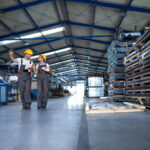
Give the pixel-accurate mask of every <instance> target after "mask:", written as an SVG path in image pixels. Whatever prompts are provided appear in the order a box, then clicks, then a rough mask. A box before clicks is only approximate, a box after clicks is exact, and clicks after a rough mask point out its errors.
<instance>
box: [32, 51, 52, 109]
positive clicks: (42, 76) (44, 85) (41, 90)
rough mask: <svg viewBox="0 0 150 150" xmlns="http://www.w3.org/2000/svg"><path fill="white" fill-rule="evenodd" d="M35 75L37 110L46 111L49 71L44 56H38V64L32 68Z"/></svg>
mask: <svg viewBox="0 0 150 150" xmlns="http://www.w3.org/2000/svg"><path fill="white" fill-rule="evenodd" d="M33 70H34V72H35V74H36V75H37V88H38V97H37V108H38V109H46V106H47V94H48V73H49V72H50V71H51V70H50V67H49V64H48V63H46V56H45V55H44V54H40V55H39V64H37V65H36V66H34V67H33Z"/></svg>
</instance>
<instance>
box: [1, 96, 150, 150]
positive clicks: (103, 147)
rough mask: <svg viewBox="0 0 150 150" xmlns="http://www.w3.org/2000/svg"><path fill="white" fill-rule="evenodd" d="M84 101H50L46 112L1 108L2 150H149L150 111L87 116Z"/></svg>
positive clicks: (20, 108)
mask: <svg viewBox="0 0 150 150" xmlns="http://www.w3.org/2000/svg"><path fill="white" fill-rule="evenodd" d="M83 100H84V99H83V98H80V97H77V96H71V97H65V98H58V99H51V100H49V103H48V108H47V110H43V111H42V110H40V111H38V110H37V109H36V103H35V102H34V103H32V109H31V110H30V111H29V110H22V107H21V105H20V104H19V103H18V104H15V103H14V104H9V105H7V106H2V107H0V150H148V149H149V147H150V142H149V141H150V111H149V110H147V111H146V112H143V113H119V114H89V115H88V116H86V115H85V113H84V111H83V109H84V104H83Z"/></svg>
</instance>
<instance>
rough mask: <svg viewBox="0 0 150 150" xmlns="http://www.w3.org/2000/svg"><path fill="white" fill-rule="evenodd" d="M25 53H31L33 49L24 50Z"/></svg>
mask: <svg viewBox="0 0 150 150" xmlns="http://www.w3.org/2000/svg"><path fill="white" fill-rule="evenodd" d="M24 53H25V54H29V55H33V51H32V50H31V49H27V50H25V52H24Z"/></svg>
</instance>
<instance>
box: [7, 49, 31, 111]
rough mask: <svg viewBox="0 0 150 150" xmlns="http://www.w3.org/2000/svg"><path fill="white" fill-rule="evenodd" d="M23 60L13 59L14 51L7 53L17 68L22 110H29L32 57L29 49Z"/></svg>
mask: <svg viewBox="0 0 150 150" xmlns="http://www.w3.org/2000/svg"><path fill="white" fill-rule="evenodd" d="M24 53H25V56H24V58H17V59H16V58H14V56H13V54H14V51H13V50H12V49H11V50H10V51H9V54H10V58H11V60H12V61H13V62H16V63H18V65H19V68H18V72H19V74H18V75H19V76H18V77H19V79H18V87H19V91H20V93H21V100H22V105H23V109H30V108H31V71H32V65H33V62H32V61H31V57H32V55H33V51H32V50H31V49H27V50H26V51H25V52H24Z"/></svg>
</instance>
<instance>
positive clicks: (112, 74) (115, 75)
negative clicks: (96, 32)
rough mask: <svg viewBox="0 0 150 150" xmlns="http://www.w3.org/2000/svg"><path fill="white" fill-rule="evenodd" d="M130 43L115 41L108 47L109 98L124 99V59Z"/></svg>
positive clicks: (114, 99) (113, 99)
mask: <svg viewBox="0 0 150 150" xmlns="http://www.w3.org/2000/svg"><path fill="white" fill-rule="evenodd" d="M129 45H130V44H129V43H128V44H127V43H126V42H118V41H113V42H112V43H111V45H110V47H109V48H108V74H109V88H108V95H109V97H108V100H112V101H124V100H125V98H124V81H125V74H124V64H123V60H124V57H125V56H126V52H127V51H128V49H129V48H128V46H129Z"/></svg>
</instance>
